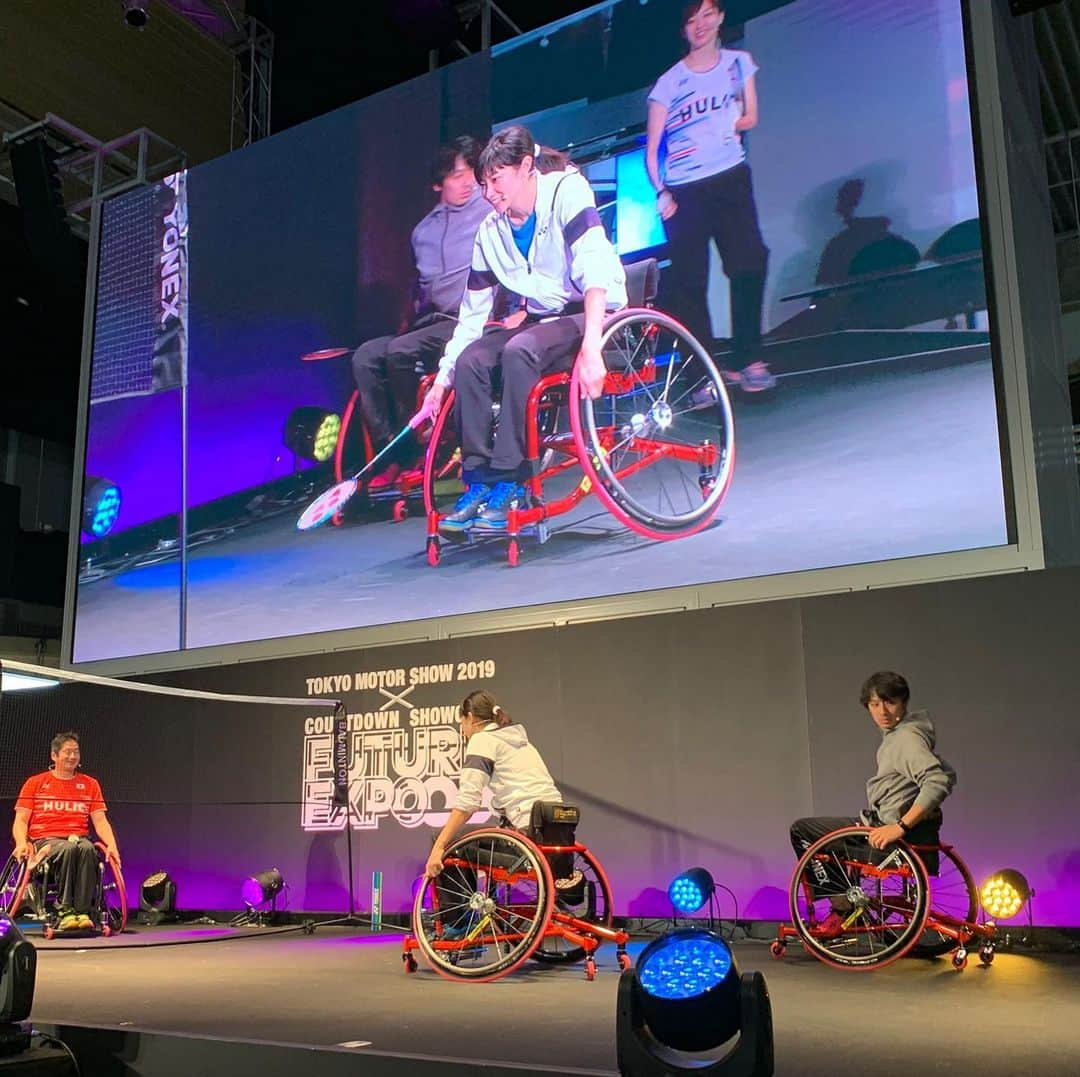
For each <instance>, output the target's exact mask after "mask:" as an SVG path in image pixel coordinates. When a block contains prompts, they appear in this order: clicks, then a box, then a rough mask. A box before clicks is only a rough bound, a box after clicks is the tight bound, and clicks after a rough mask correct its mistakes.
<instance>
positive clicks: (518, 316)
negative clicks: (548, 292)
mask: <svg viewBox="0 0 1080 1077" xmlns="http://www.w3.org/2000/svg"><path fill="white" fill-rule="evenodd" d="M528 316H529V312H528V311H527V310H526V309H525V308H524V307H521V308H520V309H519V310H515V311H514V313H513V314H508V315H507V316H506V317H505V318H503V320H502V321H501V322H500V323H499V324H500V325H501V326H502V327H503V329H517V327H518V326H519V325H521V323H522V322H523V321H525V319H526V318H527V317H528Z"/></svg>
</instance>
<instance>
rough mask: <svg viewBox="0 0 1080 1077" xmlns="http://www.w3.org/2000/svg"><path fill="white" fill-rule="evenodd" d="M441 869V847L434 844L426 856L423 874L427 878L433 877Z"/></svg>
mask: <svg viewBox="0 0 1080 1077" xmlns="http://www.w3.org/2000/svg"><path fill="white" fill-rule="evenodd" d="M442 869H443V862H442V849H440V848H439V847H438V846H436V847H435V848H434V849H432V850H431V856H429V857H428V861H427V864H426V865H425V867H424V874H425V875H426V876H427V877H428V878H429V879H435V878H437V877H438V876H439V874H440V873H441V872H442Z"/></svg>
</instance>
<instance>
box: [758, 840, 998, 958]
mask: <svg viewBox="0 0 1080 1077" xmlns="http://www.w3.org/2000/svg"><path fill="white" fill-rule="evenodd" d="M869 833H870V829H869V828H868V827H864V826H850V827H843V828H842V829H840V830H834V831H833V832H832V833H831V834H826V835H825V836H824V837H822V838H819V839H818V840H817V841H816V842H814V843H813V844H812V845H811V846H810V847H809V848H808V849H807V850H806V852H805V853H803V855H802V856H801V857H800V858H799V862H798V863H797V864H796V865H795V871H794V873H793V874H792V877H791V885H790V889H789V894H788V897H789V903H790V910H791V920H792V922H791V924H781V925H780V926H779V928H778V930H777V936H776V940H775V941H774V942H773V943H772V946H771V951H772V955H773V957H776V958H781V957H783V956H784V953H785V951H786V949H787V943H788V940H789V939H792V938H797V939H798V940H799V941H800V942H801V943H802V945H803V946H804V947H805V948H806V950H808V951H809V952H810V953H811V954H813V955H814V957H816V958H818V959H819V960H821V961H824V962H825V964H827V965H832V966H833V967H834V968H839V969H850V970H866V969H876V968H881V967H883V966H884V965H888V964H890V963H891V962H893V961H896V960H897V959H898V958H901V957H903V956H904V955H905V954H913V955H915V956H918V957H939V956H942V955H945V954H951V955H952V964H953V967H954V968H955V969H957V970H958V971H961V970H963V969H965V968H966V967H967V963H968V949H969V948H970V947H972V946H977V947H978V953H979V961H980V962H981V963H982V964H983V965H990V964H991V962H992V961H993V960H994V939H995V934H996V929H995V926H994V924H993V923H991V922H986V923H980V922H979V891H978V889H977V888H976V886H975V881H974V879H972V877H971V872H970V871H968V868H967V865H966V864H965V863H964V861H963V860H961V859H960V856H959V854H958V853H957V852H956V851H955V849H953V847H952V846H951V845H943V844H939V845H909V844H907V843H906V842H902V841H900V842H896V843H895V844H893V845H890V846H889V847H888V848H887V849H884V850H877V849H874V848H872V847H871V846H870V843H869V841H868V840H867V839H868V835H869ZM838 907H839V908H841V909H843V910H844V911H842V912H841V913H840V914H839V915H838V916H835V917H833V916H830V913H831V912H835V911H836V910H837V908H838ZM826 921H830V923H828V924H827V923H826ZM838 921H839V922H838Z"/></svg>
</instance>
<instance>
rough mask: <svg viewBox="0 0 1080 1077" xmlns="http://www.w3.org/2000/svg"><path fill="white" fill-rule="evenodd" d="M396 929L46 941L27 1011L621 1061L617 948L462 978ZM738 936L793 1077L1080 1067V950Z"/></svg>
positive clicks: (167, 1026)
mask: <svg viewBox="0 0 1080 1077" xmlns="http://www.w3.org/2000/svg"><path fill="white" fill-rule="evenodd" d="M176 935H177V933H176V932H173V933H172V936H174V937H175V936H176ZM140 937H141V938H142V939H143V940H144V941H147V940H150V939H152V938H153V937H154V936H153V934H152V933H151V932H147V931H146V930H145V929H143V930H142V931H141V932H140ZM162 937H166V936H165V935H163V936H162ZM400 938H401V937H400V936H399V935H394V936H389V935H383V936H379V937H372V936H371V935H370V934H369V933H367V932H364V931H361V932H358V931H357V930H356V929H344V928H320V929H319V930H318V931H317V932H316V933H315V935H314V936H311V937H308V936H305V935H303V934H301V933H298V932H292V933H284V934H282V933H275V934H268V935H266V936H264V937H257V938H253V937H251V936H250V935H248V936H245V937H242V938H232V939H225V940H222V941H217V942H214V943H213V944H211V945H193V946H184V945H178V946H175V945H174V946H165V947H161V946H149V947H135V948H125V949H116V948H110V947H109V946H108V945H98V946H92V947H84V948H80V949H77V950H75V951H74V952H72V951H71V950H64V951H59V950H56V949H47V948H43V949H41V950H39V957H38V976H37V993H36V997H35V1001H34V1011H33V1014H32V1017H33V1020H34V1021H35V1022H37V1023H48V1024H57V1025H62V1024H68V1023H74V1024H86V1025H95V1026H111V1027H114V1028H121V1027H122V1028H123V1029H124V1031H127V1032H132V1031H138V1030H140V1029H142V1030H156V1031H165V1032H183V1033H190V1034H194V1035H202V1036H211V1037H220V1038H231V1039H239V1040H254V1041H270V1042H274V1043H294V1044H301V1045H306V1046H309V1047H335V1046H341V1045H343V1044H353V1043H355V1042H357V1041H359V1042H361V1043H363V1044H365V1045H366V1046H363V1047H359V1048H357V1049H358V1051H360V1052H363V1051H364V1050H371V1051H377V1052H400V1053H404V1054H410V1055H413V1054H415V1055H426V1056H435V1057H441V1058H444V1059H449V1058H458V1059H489V1060H494V1061H498V1062H507V1063H513V1064H518V1065H521V1066H524V1067H526V1068H527V1069H528V1070H529V1071H532V1072H542V1071H544V1070H546V1069H549V1068H556V1069H563V1070H570V1069H576V1070H579V1071H580V1070H587V1071H590V1070H591V1071H594V1072H595V1071H601V1072H614V1071H615V1064H616V1063H615V995H616V986H617V984H618V978H619V977H618V969H617V967H616V965H615V960H614V950H613V949H611V948H610V947H608V948H602V949H601V950H600V953H599V966H600V970H599V974H598V976H597V979H596V980H595V981H594V982H592V983H589V982H587V981H586V980H585V977H584V974H583V971H582V968H581V967H580V966H571V967H567V968H540V967H531V968H529V969H527V970H525V971H521V972H518V973H516V974H514V975H512V976H509V977H507V978H505V979H503V980H499V981H497V982H495V983H490V984H462V983H451V982H448V981H445V980H443V979H441V978H440V977H438V976H436V975H435V974H434V973H433V972H430V971H428V970H427V969H426V968H424V967H423V966H422V967H421V970H420V971H419V972H417V973H416V974H415V975H412V976H407V975H406V974H405V973H404V972H403V971H402V966H401V958H400V951H401V944H400ZM643 945H644V944H643V943H640V942H639V943H634V944H632V945H631V947H630V950H631V953H632V954H634V955H636V954H637V953H638V952H640V950H641V947H642V946H643ZM734 950H735V954H736V957H737V960H738V961H739V963H740V966H741V968H742V970H743V971H747V970H750V969H761V970H762V971H763V972H764V973H765V975H766V977H767V980H768V985H769V990H770V993H771V995H772V1003H773V1016H774V1023H775V1035H776V1073H777V1074H778V1075H781V1077H836V1075H837V1074H842V1073H871V1072H872V1073H875V1074H880V1075H882V1077H892V1075H899V1074H903V1073H920V1074H923V1075H925V1074H938V1073H950V1074H957V1073H961V1074H978V1075H979V1077H1006V1075H1008V1077H1015V1075H1016V1074H1019V1073H1025V1074H1030V1075H1032V1077H1035V1075H1040V1077H1059V1075H1060V1077H1066V1075H1075V1074H1076V1073H1078V1072H1080V1047H1078V1039H1077V1035H1076V1027H1075V1024H1076V1021H1075V1013H1076V1002H1075V999H1076V997H1077V991H1078V989H1080V955H1038V956H1035V955H1031V954H1022V953H1000V954H998V955H997V958H996V960H995V962H994V964H993V966H992V967H991V968H989V969H983V968H981V967H978V966H977V965H976V963H975V962H974V961H973V962H972V963H971V964H970V965H969V967H968V969H967V970H966V971H965V972H963V973H957V972H955V971H953V969H952V967H951V965H950V964H949V962H948V961H947V960H945V959H940V960H937V961H933V962H926V961H918V960H905V961H900V962H898V963H896V964H894V965H892V966H890V967H889V968H886V969H882V970H880V971H878V972H874V973H862V974H852V973H842V972H838V971H835V970H832V969H829V968H827V967H826V966H824V965H822V964H821V963H819V962H818V961H816V960H814V959H812V958H810V957H808V956H806V955H804V954H802V953H800V952H799V951H798V949H797V948H796V947H791V948H790V949H789V951H788V956H787V957H786V958H785V959H784V960H783V961H774V960H773V959H772V958H771V957H770V956H769V951H768V946H767V943H766V942H763V941H747V942H740V943H736V944H735V947H734Z"/></svg>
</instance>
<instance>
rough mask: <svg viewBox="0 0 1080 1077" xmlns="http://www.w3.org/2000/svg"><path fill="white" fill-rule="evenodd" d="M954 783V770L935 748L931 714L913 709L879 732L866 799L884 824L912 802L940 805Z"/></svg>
mask: <svg viewBox="0 0 1080 1077" xmlns="http://www.w3.org/2000/svg"><path fill="white" fill-rule="evenodd" d="M955 784H956V771H954V770H953V768H952V767H951V766H949V764H948V763H946V762H945V760H944V759H942V758H941V756H939V755H938V754H937V753H936V752H935V751H934V723H933V722H932V721H931V719H930V715H929V714H928V713H927V712H926V711H912V712H911V713H909V714H906V715H904V717H903V718H902V719H901V721H900V723H899V725H897V726H895V727H894V728H893V729H892V730H890V731H889V732H888V733H883V734H882V736H881V746H880V747H879V748H878V750H877V773H876V774H875V775H874V776H873V777H872V778H871V779H870V780H869V781H868V782H867V783H866V801H867V804H868V805H869V806H870V808H871V809H872V810H873V811H876V812H877V814H878V818H879V819H880V820H881V821H882V822H883V823H895V822H896V820H897V819H899V818H900V816H901V815H903V814H904V812H906V811H907V810H908V808H910V807H911V806H912V804H918V805H919V807H920V808H925V809H926V810H927V811H933V810H934V809H936V808H939V807H940V806H941V802H942V801H943V800H944V799H945V798H946V797H947V796H948V795H949V794H950V793H951V792H952V789H953V786H954V785H955Z"/></svg>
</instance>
